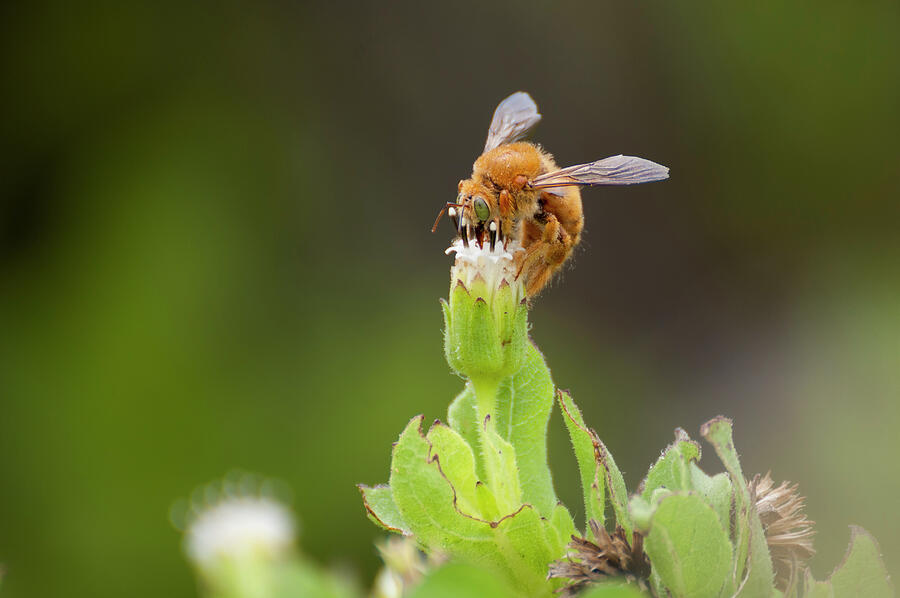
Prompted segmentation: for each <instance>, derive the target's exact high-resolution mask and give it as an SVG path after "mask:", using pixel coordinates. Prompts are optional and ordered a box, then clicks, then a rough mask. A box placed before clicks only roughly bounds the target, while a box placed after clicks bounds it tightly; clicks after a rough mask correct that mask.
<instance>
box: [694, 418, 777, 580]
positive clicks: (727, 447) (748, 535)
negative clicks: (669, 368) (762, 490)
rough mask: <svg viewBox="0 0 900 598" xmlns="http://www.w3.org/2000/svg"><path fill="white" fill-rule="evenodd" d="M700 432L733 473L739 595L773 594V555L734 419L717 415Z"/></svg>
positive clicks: (736, 572) (731, 474)
mask: <svg viewBox="0 0 900 598" xmlns="http://www.w3.org/2000/svg"><path fill="white" fill-rule="evenodd" d="M700 435H701V436H703V437H704V438H705V439H706V440H707V442H709V443H710V444H711V445H713V448H714V449H715V450H716V454H717V455H718V456H719V459H721V461H722V463H723V464H724V465H725V469H726V470H727V471H728V473H729V475H730V476H731V483H732V486H733V488H734V503H735V504H734V506H735V514H736V515H735V536H736V537H735V547H736V552H737V558H736V559H735V569H734V575H733V583H734V584H735V586H736V587H739V588H740V591H739V593H738V595H739V596H748V597H755V596H769V595H771V594H772V592H773V590H774V572H773V570H772V559H771V557H770V556H769V548H768V546H767V544H766V536H765V532H764V531H763V527H762V523H760V521H759V514H758V513H757V512H756V506H755V505H754V504H752V501H751V498H750V489H749V488H748V486H747V481H746V479H745V478H744V474H743V472H742V471H741V463H740V460H739V459H738V455H737V451H736V450H735V448H734V440H733V438H732V425H731V420H730V419H728V418H726V417H721V416H719V417H716V418H713V419H711V420H710V421H708V422H706V423H705V424H703V425H702V426H701V427H700Z"/></svg>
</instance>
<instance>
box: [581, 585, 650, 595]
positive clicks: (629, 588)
mask: <svg viewBox="0 0 900 598" xmlns="http://www.w3.org/2000/svg"><path fill="white" fill-rule="evenodd" d="M648 595H649V594H645V593H644V592H642V591H640V590H639V589H638V588H636V587H634V585H632V584H625V583H616V582H608V583H606V584H603V585H598V586H595V587H592V588H591V589H589V590H588V591H586V592H582V593H580V594H578V598H644V597H646V596H648Z"/></svg>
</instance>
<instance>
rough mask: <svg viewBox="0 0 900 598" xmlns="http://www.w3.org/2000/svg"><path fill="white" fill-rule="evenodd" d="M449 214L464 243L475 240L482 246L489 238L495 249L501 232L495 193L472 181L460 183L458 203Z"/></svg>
mask: <svg viewBox="0 0 900 598" xmlns="http://www.w3.org/2000/svg"><path fill="white" fill-rule="evenodd" d="M447 213H448V215H449V216H450V219H451V220H452V221H453V224H454V226H456V229H457V231H458V232H459V236H460V237H462V239H463V242H464V243H468V241H469V240H470V239H474V240H475V241H476V242H477V243H478V245H479V246H480V245H482V244H483V242H484V239H485V237H486V236H487V238H489V239H490V243H491V248H493V246H494V243H495V242H496V237H497V234H498V232H499V230H500V228H499V224H500V223H499V218H500V209H499V205H498V203H497V195H496V194H495V193H494V191H492V190H491V189H489V188H488V187H486V186H484V185H482V184H481V183H477V182H475V181H472V180H465V181H460V182H459V195H457V196H456V203H455V204H451V206H450V207H449V208H448V210H447Z"/></svg>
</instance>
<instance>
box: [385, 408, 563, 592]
mask: <svg viewBox="0 0 900 598" xmlns="http://www.w3.org/2000/svg"><path fill="white" fill-rule="evenodd" d="M422 419H423V417H422V416H417V417H414V418H413V419H412V420H411V421H410V422H409V424H408V425H407V426H406V429H404V431H403V433H402V434H401V435H400V439H399V440H398V441H397V443H396V444H395V445H394V452H393V458H392V461H391V479H390V487H391V490H392V492H393V498H394V502H395V503H396V505H397V508H398V509H399V511H400V514H401V515H402V517H403V520H404V521H406V523H407V524H408V526H409V529H410V531H411V532H412V533H413V535H414V536H415V537H416V540H418V541H419V542H420V543H421V544H422V545H423V546H424V547H426V548H427V549H428V550H429V551H430V552H439V553H445V554H447V555H448V556H450V557H453V558H456V559H458V560H462V561H464V562H467V563H477V564H478V565H480V566H482V567H486V568H488V569H491V570H492V571H494V572H495V573H496V574H499V575H503V576H504V577H506V579H507V580H508V581H509V582H510V583H511V584H513V585H515V587H517V588H519V589H520V590H522V591H523V592H525V593H527V594H529V595H541V594H542V593H543V594H548V593H549V592H550V590H551V589H552V587H551V585H550V583H549V582H548V581H547V580H546V575H547V564H548V563H549V562H550V561H551V560H553V559H555V558H558V557H559V556H561V555H559V554H555V553H554V552H553V551H552V550H551V546H550V544H549V541H548V536H549V534H550V530H549V529H548V528H549V527H550V523H549V522H547V521H546V520H543V519H541V518H540V516H539V515H538V514H537V512H536V511H535V510H534V509H533V508H532V507H531V506H530V505H521V506H520V507H519V508H518V509H517V510H516V511H514V512H511V513H509V512H507V513H505V514H504V516H502V517H500V518H499V519H497V520H486V519H481V518H477V517H474V516H471V515H468V514H466V513H464V512H462V511H460V509H459V507H458V502H459V501H458V497H457V492H456V489H455V488H454V487H453V485H452V484H451V482H450V480H449V479H448V477H447V475H446V474H445V472H444V470H443V468H442V464H441V456H440V455H439V454H437V453H436V452H435V451H434V449H433V447H432V446H431V444H430V442H429V441H428V439H427V438H426V437H424V436H423V435H422V433H421V424H422ZM493 441H494V442H500V443H503V442H504V441H503V440H502V439H501V438H499V436H497V435H496V433H494V434H493ZM506 447H507V448H506V452H511V447H509V445H508V443H506ZM498 458H508V456H507V457H503V456H502V455H498ZM445 460H447V459H445ZM448 469H449V464H448ZM486 491H487V489H486V488H485V487H484V485H483V484H478V485H477V486H476V501H478V502H479V504H481V503H482V502H483V501H482V498H483V497H487V496H489V495H488V494H485V493H486Z"/></svg>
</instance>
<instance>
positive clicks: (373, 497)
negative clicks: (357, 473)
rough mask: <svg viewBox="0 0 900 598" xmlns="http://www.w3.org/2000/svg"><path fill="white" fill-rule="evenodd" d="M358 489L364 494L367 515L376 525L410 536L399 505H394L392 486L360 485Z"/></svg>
mask: <svg viewBox="0 0 900 598" xmlns="http://www.w3.org/2000/svg"><path fill="white" fill-rule="evenodd" d="M357 488H359V491H360V492H362V495H363V504H364V505H365V507H366V514H367V515H368V517H369V519H370V520H372V522H373V523H375V525H377V526H379V527H381V528H383V529H386V530H387V531H389V532H396V533H401V534H409V526H408V525H407V524H406V522H405V521H404V520H403V516H402V515H400V511H399V509H397V505H396V504H394V495H393V493H392V492H391V487H390V486H387V485H380V486H365V485H363V484H359V485H358V486H357Z"/></svg>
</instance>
